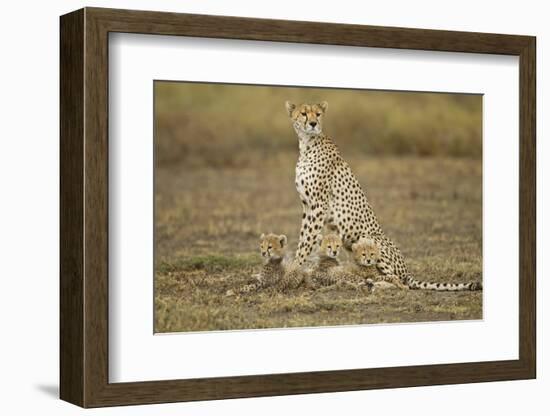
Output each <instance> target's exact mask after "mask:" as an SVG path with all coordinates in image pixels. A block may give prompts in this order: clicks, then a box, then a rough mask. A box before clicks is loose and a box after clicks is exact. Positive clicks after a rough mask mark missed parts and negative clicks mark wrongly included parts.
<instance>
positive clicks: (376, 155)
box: [155, 83, 482, 332]
mask: <svg viewBox="0 0 550 416" xmlns="http://www.w3.org/2000/svg"><path fill="white" fill-rule="evenodd" d="M251 88H252V89H253V90H254V93H251V92H250V89H251ZM155 93H156V121H157V124H156V149H157V152H156V157H157V164H156V171H155V174H156V177H155V186H156V189H155V238H156V273H155V331H156V332H179V331H206V330H225V329H246V328H273V327H275V328H281V327H304V326H324V325H340V324H365V323H390V322H419V321H440V320H465V319H481V318H482V292H461V293H445V292H443V293H442V292H429V291H412V290H411V291H400V290H384V291H382V290H380V291H376V292H374V293H372V294H368V295H365V294H363V293H360V292H356V291H353V290H344V289H332V290H327V291H311V290H307V289H297V290H294V291H291V292H290V293H284V294H283V293H277V292H275V291H263V292H258V293H254V294H250V295H247V296H241V297H237V298H235V297H226V296H225V293H226V291H227V290H228V289H236V288H238V287H239V286H241V285H243V284H245V283H249V282H251V281H252V278H251V276H252V275H253V274H254V273H257V272H258V270H259V268H260V267H261V256H260V254H259V250H258V243H259V235H260V234H261V233H262V232H275V233H280V234H286V235H287V236H288V239H289V244H290V252H291V253H292V252H293V251H294V249H295V247H296V245H297V242H298V234H299V227H300V219H301V205H300V201H299V199H298V195H297V193H296V190H295V188H294V166H295V163H296V159H297V155H298V150H297V143H296V138H295V136H294V132H293V131H292V129H291V127H290V124H289V122H288V120H287V118H286V114H285V112H284V99H286V98H290V99H292V98H293V97H296V101H300V100H301V99H300V97H301V96H303V95H305V94H304V93H303V90H300V89H286V88H285V89H280V88H268V87H235V86H231V87H224V86H212V85H201V84H176V83H161V84H157V85H156V88H155ZM307 93H308V94H307V97H306V98H302V99H304V101H305V100H308V99H312V98H311V97H312V96H313V97H317V96H319V97H320V98H313V99H327V100H328V101H329V111H328V113H327V117H326V121H325V131H326V132H327V133H328V134H329V135H331V136H332V137H333V138H334V141H335V142H336V143H337V144H338V145H339V147H340V150H341V153H342V155H343V157H344V158H345V159H346V160H347V162H348V163H349V164H350V165H351V167H352V170H353V171H354V173H355V175H356V176H357V178H358V179H359V182H360V183H361V184H362V186H363V188H364V189H365V190H366V191H367V195H368V198H369V201H370V202H371V205H372V206H373V208H374V210H375V212H376V214H377V216H378V219H379V221H380V222H381V224H382V227H383V229H384V230H385V232H386V233H387V235H388V236H389V237H390V238H392V239H393V240H394V241H395V242H396V243H397V244H398V246H399V247H400V248H401V250H402V252H403V254H404V256H405V258H406V260H407V263H408V265H409V268H410V270H411V271H412V273H413V274H414V276H415V277H417V278H420V279H424V280H430V281H435V282H438V281H454V282H462V281H470V280H476V281H480V280H481V278H482V276H481V272H482V258H481V244H482V232H481V229H482V215H481V213H482V211H481V210H482V206H481V202H482V189H481V185H482V181H481V174H482V171H481V159H480V157H481V99H480V98H478V97H471V96H456V95H445V94H407V93H398V94H396V93H383V92H370V95H365V96H363V97H362V98H363V99H362V100H360V101H358V100H357V94H359V93H358V92H355V91H354V92H353V97H354V98H355V99H356V101H357V102H360V103H361V105H360V106H358V105H357V104H354V105H353V106H352V110H350V107H349V105H348V107H347V109H346V107H344V106H345V104H346V103H347V102H348V101H346V100H345V97H343V95H345V94H344V93H342V92H339V91H334V90H330V91H327V90H307ZM348 94H349V93H348ZM264 95H265V96H266V97H269V99H267V98H266V97H264ZM190 97H191V98H190ZM469 97H471V98H469ZM228 101H230V105H228ZM259 103H269V105H267V108H266V106H261V105H259ZM224 104H225V106H224ZM338 105H341V106H342V107H344V108H342V107H340V108H338ZM335 107H336V108H335ZM358 107H359V108H358ZM243 114H246V117H243ZM382 119H384V120H385V121H383V120H382ZM251 120H252V121H251ZM381 120H382V121H381ZM346 121H347V122H346ZM339 123H340V124H339ZM377 123H378V124H377ZM373 125H374V127H373ZM336 126H339V127H336ZM362 126H364V128H362V129H360V134H359V133H357V131H356V130H358V129H359V127H362ZM373 129H374V130H373ZM376 131H379V132H380V133H379V134H376ZM354 135H355V136H356V137H355V136H354ZM380 136H382V137H383V138H384V140H385V142H384V141H380ZM350 137H351V138H350ZM354 137H355V138H354ZM370 137H373V139H372V140H370V139H369V138H370ZM342 257H343V260H345V257H346V254H344V256H342Z"/></svg>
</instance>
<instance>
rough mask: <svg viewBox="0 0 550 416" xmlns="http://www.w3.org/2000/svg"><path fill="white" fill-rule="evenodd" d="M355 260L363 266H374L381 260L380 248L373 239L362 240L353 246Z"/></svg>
mask: <svg viewBox="0 0 550 416" xmlns="http://www.w3.org/2000/svg"><path fill="white" fill-rule="evenodd" d="M351 251H352V255H353V260H354V261H355V263H357V264H359V265H361V266H374V265H375V264H376V263H377V261H378V260H379V259H380V246H379V245H378V244H376V242H375V241H374V240H373V239H372V238H360V239H359V240H358V241H357V242H356V243H354V244H352V245H351Z"/></svg>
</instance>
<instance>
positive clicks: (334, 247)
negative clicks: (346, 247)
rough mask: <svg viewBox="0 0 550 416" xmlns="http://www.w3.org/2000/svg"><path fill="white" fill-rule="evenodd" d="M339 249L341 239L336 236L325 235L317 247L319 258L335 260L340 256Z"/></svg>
mask: <svg viewBox="0 0 550 416" xmlns="http://www.w3.org/2000/svg"><path fill="white" fill-rule="evenodd" d="M341 248H342V239H341V238H340V237H339V236H338V235H336V234H327V235H325V236H324V237H323V239H322V240H321V245H320V246H319V254H320V255H321V256H326V257H330V258H332V259H335V258H337V257H338V255H339V254H340V249H341Z"/></svg>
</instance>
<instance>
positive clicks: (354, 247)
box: [351, 243, 359, 251]
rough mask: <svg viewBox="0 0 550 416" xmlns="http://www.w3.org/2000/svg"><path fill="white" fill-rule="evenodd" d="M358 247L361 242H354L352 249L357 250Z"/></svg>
mask: <svg viewBox="0 0 550 416" xmlns="http://www.w3.org/2000/svg"><path fill="white" fill-rule="evenodd" d="M357 247H359V243H353V244H352V245H351V251H355V250H357Z"/></svg>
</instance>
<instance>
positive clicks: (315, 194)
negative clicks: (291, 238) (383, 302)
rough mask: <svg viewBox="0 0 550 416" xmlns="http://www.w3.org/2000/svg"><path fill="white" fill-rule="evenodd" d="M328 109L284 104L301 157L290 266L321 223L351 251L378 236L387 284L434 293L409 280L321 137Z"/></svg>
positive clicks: (300, 260)
mask: <svg viewBox="0 0 550 416" xmlns="http://www.w3.org/2000/svg"><path fill="white" fill-rule="evenodd" d="M327 108H328V103H327V102H326V101H323V102H321V103H316V104H307V103H306V104H300V105H296V104H293V103H291V102H289V101H287V102H286V110H287V112H288V116H289V117H290V120H291V122H292V126H293V127H294V130H295V131H296V134H297V136H298V144H299V149H300V155H299V158H298V162H297V164H296V189H297V191H298V194H299V195H300V199H301V201H302V208H303V215H302V225H301V230H300V242H299V244H298V248H297V250H296V255H295V257H294V261H293V264H292V266H291V267H292V268H296V269H297V268H299V267H301V266H302V265H303V264H304V262H305V261H306V259H307V258H308V256H309V255H310V254H311V252H312V250H313V247H314V246H315V244H316V241H317V238H318V235H319V234H320V233H321V231H322V229H323V226H325V225H326V226H327V227H328V228H330V229H331V230H333V231H335V232H336V233H338V235H339V236H340V238H341V239H342V242H343V244H344V247H345V248H346V249H347V250H350V251H351V249H352V245H353V244H354V243H356V242H357V241H358V240H359V239H360V238H361V237H365V236H370V237H376V238H379V239H380V240H381V241H383V242H384V244H385V246H386V247H387V251H388V253H391V255H390V257H389V259H390V262H389V264H385V267H380V268H379V269H380V271H381V272H382V273H384V274H385V275H386V277H387V280H395V278H398V279H399V280H400V281H401V282H402V283H403V286H408V287H411V288H419V289H433V287H432V286H431V285H428V283H427V282H420V281H417V280H415V279H413V278H412V277H411V276H410V274H409V272H408V271H407V269H406V267H405V262H404V260H403V256H402V254H401V251H400V250H399V249H398V248H397V246H396V245H395V244H394V243H393V242H392V241H391V240H390V239H389V238H387V237H386V236H385V234H384V232H383V231H382V228H381V227H380V224H379V223H378V219H377V218H376V215H375V214H374V211H373V209H372V207H371V206H370V204H369V202H368V201H367V197H366V195H365V193H364V192H363V190H362V189H361V186H360V185H359V182H358V181H357V179H356V178H355V175H354V174H353V173H352V171H351V169H350V167H349V165H348V164H347V163H346V162H345V161H344V160H343V159H342V157H341V156H340V152H339V151H338V148H337V147H336V145H335V144H334V143H333V142H332V140H331V139H330V138H329V137H328V136H327V135H326V134H324V133H323V128H322V123H323V117H324V115H325V113H326V111H327ZM385 280H386V279H385ZM424 283H426V284H425V285H424ZM480 288H481V285H478V284H473V283H472V284H466V285H464V286H463V287H462V286H461V289H457V290H472V289H480Z"/></svg>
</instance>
